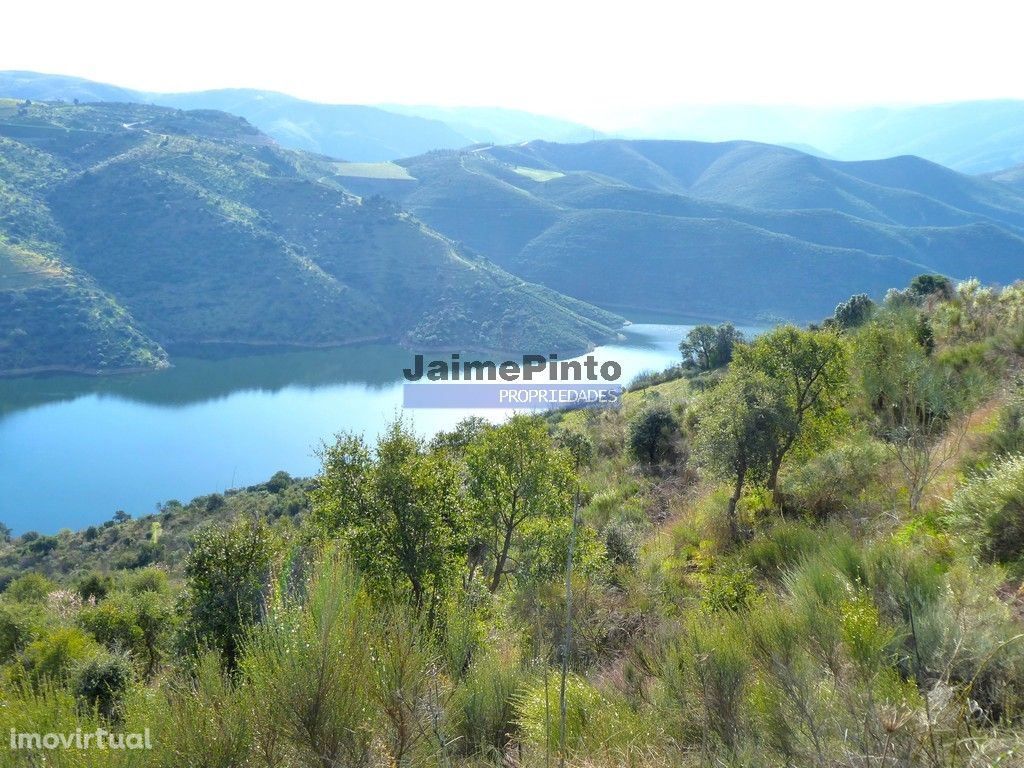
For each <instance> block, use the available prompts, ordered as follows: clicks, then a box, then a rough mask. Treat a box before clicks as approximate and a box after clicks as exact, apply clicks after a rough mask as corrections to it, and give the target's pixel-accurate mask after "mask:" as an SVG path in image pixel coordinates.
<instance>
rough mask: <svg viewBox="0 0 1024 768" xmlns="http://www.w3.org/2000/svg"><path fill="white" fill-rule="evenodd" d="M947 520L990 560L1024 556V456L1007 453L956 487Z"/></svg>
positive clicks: (947, 506)
mask: <svg viewBox="0 0 1024 768" xmlns="http://www.w3.org/2000/svg"><path fill="white" fill-rule="evenodd" d="M945 520H946V522H948V523H949V524H950V525H951V526H952V528H953V529H954V530H956V531H958V532H959V533H960V534H961V535H962V536H963V537H964V538H965V539H966V540H967V541H968V542H970V543H971V544H972V545H973V546H974V548H975V549H976V551H977V552H978V554H979V555H980V556H981V558H982V559H984V560H986V561H988V562H1001V563H1010V562H1017V561H1019V560H1020V559H1021V556H1022V555H1024V455H1012V456H1008V457H1006V458H1005V459H1003V460H1002V461H1000V462H999V463H997V464H996V465H995V466H993V467H992V468H991V469H989V470H987V471H985V472H983V473H980V474H978V475H976V476H974V477H973V478H971V479H970V480H968V481H967V482H966V483H964V484H963V485H962V486H961V487H960V488H958V489H957V491H956V493H955V494H954V495H953V498H952V499H951V500H950V501H949V502H948V503H947V504H946V509H945Z"/></svg>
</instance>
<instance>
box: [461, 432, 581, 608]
mask: <svg viewBox="0 0 1024 768" xmlns="http://www.w3.org/2000/svg"><path fill="white" fill-rule="evenodd" d="M466 465H467V468H468V471H469V489H470V493H471V495H472V497H473V501H474V504H475V506H476V517H477V523H478V532H479V536H480V538H481V542H482V544H483V545H484V550H485V551H486V553H487V554H488V555H489V558H490V559H491V564H492V571H491V577H490V583H489V589H490V591H491V592H495V591H497V589H498V587H499V586H500V585H501V580H502V577H503V576H504V575H505V573H506V572H507V570H508V566H509V556H510V553H511V551H512V548H513V546H514V545H515V543H516V537H517V534H519V533H520V532H521V530H522V528H523V525H524V523H527V522H528V521H535V520H538V519H543V518H558V517H566V516H568V514H569V511H570V509H571V507H572V493H573V488H574V477H575V473H574V472H573V467H572V459H571V457H570V456H569V454H568V453H567V452H566V451H564V450H562V449H560V448H558V447H556V446H555V444H554V443H553V442H552V440H551V437H550V436H549V435H548V430H547V427H546V426H545V424H544V422H543V421H541V420H540V419H538V418H536V417H531V416H514V417H513V418H511V419H510V420H509V421H507V422H506V423H505V424H502V425H501V426H499V427H495V428H494V429H490V430H487V431H486V432H484V433H482V434H481V435H480V436H479V438H478V439H477V440H476V441H475V442H473V443H472V444H471V445H469V446H468V448H467V449H466ZM475 565H476V564H473V565H471V575H472V571H473V570H475Z"/></svg>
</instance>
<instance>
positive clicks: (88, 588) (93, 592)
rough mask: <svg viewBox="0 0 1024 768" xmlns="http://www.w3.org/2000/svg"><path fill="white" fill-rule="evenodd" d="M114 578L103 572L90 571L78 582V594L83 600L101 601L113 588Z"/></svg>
mask: <svg viewBox="0 0 1024 768" xmlns="http://www.w3.org/2000/svg"><path fill="white" fill-rule="evenodd" d="M113 586H114V580H113V579H112V578H110V577H109V576H107V575H105V574H102V573H90V574H89V575H87V576H85V577H84V578H82V579H81V580H80V581H79V582H78V594H79V596H80V597H81V598H82V600H83V601H88V600H94V601H100V600H102V599H103V598H105V597H106V596H107V593H108V592H109V591H110V590H111V589H112V588H113Z"/></svg>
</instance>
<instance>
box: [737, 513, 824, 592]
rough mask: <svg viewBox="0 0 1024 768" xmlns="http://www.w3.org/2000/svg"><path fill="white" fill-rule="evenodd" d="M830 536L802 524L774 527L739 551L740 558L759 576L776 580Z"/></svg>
mask: <svg viewBox="0 0 1024 768" xmlns="http://www.w3.org/2000/svg"><path fill="white" fill-rule="evenodd" d="M830 534H831V532H830V533H826V534H823V532H822V531H821V530H815V529H814V528H812V527H811V526H809V525H806V524H804V523H798V522H791V521H784V522H781V523H776V524H775V525H773V526H772V527H771V528H769V529H768V530H767V531H765V532H763V533H761V534H760V535H758V536H757V537H756V538H755V539H754V540H753V541H751V542H750V544H748V545H747V547H746V548H745V549H744V550H743V558H744V559H745V560H746V561H747V562H748V563H749V564H750V565H751V566H752V567H753V568H754V569H756V570H757V572H758V573H759V574H760V575H761V576H764V577H767V578H776V579H777V578H779V577H780V576H781V575H782V574H783V572H785V571H786V570H788V569H790V568H792V567H793V566H794V565H796V564H797V563H798V562H800V561H801V560H803V559H804V558H805V557H807V556H808V555H810V554H811V553H813V552H815V551H816V550H817V549H818V548H819V547H820V546H821V544H822V540H823V539H824V538H826V537H828V536H829V535H830Z"/></svg>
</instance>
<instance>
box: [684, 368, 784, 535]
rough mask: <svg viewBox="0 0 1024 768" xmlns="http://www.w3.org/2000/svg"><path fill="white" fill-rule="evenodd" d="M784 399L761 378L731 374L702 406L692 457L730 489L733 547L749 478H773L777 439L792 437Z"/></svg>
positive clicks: (741, 372)
mask: <svg viewBox="0 0 1024 768" xmlns="http://www.w3.org/2000/svg"><path fill="white" fill-rule="evenodd" d="M784 397H785V395H784V394H783V392H782V389H781V387H780V386H779V385H778V383H777V382H773V381H771V380H769V379H768V378H767V377H765V376H764V375H763V374H761V373H755V372H751V371H747V370H743V369H732V370H730V371H729V373H728V374H727V375H726V377H725V378H724V379H723V380H722V383H721V384H719V385H718V386H717V387H715V389H713V390H712V391H711V392H709V393H707V395H705V396H704V398H703V399H702V401H701V402H700V404H699V405H698V410H697V411H696V421H697V435H696V439H695V440H694V453H695V454H696V455H697V457H698V460H699V461H701V462H702V463H703V464H704V466H706V467H707V468H708V469H710V470H711V471H712V472H713V473H715V474H716V475H717V476H719V477H723V478H726V479H728V480H729V481H730V482H731V483H732V486H733V491H732V496H730V498H729V507H728V510H727V512H726V518H727V520H728V524H729V531H730V536H731V538H732V539H733V540H734V541H736V540H738V539H739V534H740V530H739V520H738V519H737V514H736V505H737V504H738V503H739V500H740V497H741V496H742V494H743V489H744V486H745V484H746V481H747V479H748V477H755V478H766V477H768V476H769V474H770V473H771V469H772V462H773V458H774V456H775V455H776V454H775V447H776V445H777V444H778V440H779V436H780V435H783V434H788V433H790V432H791V431H792V427H791V425H790V424H789V423H788V422H787V420H788V419H789V418H790V417H791V413H789V412H787V409H786V407H785V400H784Z"/></svg>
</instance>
